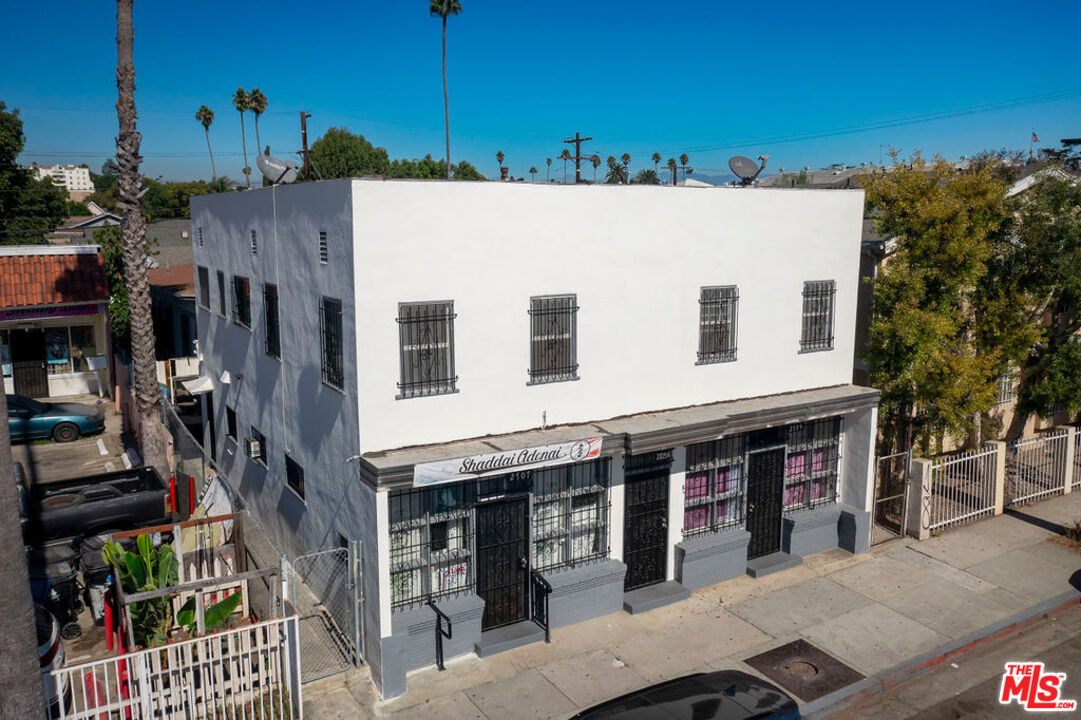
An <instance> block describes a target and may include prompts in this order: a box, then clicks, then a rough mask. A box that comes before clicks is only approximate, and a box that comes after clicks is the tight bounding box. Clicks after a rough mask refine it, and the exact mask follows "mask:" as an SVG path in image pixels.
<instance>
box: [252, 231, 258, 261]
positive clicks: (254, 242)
mask: <svg viewBox="0 0 1081 720" xmlns="http://www.w3.org/2000/svg"><path fill="white" fill-rule="evenodd" d="M258 250H259V245H258V243H257V242H256V240H255V231H254V230H252V231H251V254H252V255H254V254H255V253H256V252H257V251H258Z"/></svg>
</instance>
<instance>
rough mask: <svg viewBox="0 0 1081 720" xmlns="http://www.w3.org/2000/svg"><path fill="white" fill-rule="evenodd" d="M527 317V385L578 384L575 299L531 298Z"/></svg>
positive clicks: (567, 296) (564, 297)
mask: <svg viewBox="0 0 1081 720" xmlns="http://www.w3.org/2000/svg"><path fill="white" fill-rule="evenodd" d="M529 316H530V327H531V329H530V336H529V339H530V342H529V382H530V383H548V382H559V381H561V380H577V379H578V298H577V296H575V295H552V296H547V297H535V298H531V299H530V301H529Z"/></svg>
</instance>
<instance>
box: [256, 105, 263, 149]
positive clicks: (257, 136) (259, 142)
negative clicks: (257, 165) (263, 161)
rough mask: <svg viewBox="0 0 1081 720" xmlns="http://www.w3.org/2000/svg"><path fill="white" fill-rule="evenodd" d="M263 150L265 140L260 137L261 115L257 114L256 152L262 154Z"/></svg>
mask: <svg viewBox="0 0 1081 720" xmlns="http://www.w3.org/2000/svg"><path fill="white" fill-rule="evenodd" d="M262 152H263V141H262V140H260V139H259V116H258V115H256V116H255V154H256V156H258V155H261V154H262Z"/></svg>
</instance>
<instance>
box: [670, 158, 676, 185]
mask: <svg viewBox="0 0 1081 720" xmlns="http://www.w3.org/2000/svg"><path fill="white" fill-rule="evenodd" d="M676 167H677V165H676V159H675V158H668V169H669V170H671V171H672V187H675V186H676Z"/></svg>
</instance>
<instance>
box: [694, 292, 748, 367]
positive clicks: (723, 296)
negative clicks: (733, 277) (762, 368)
mask: <svg viewBox="0 0 1081 720" xmlns="http://www.w3.org/2000/svg"><path fill="white" fill-rule="evenodd" d="M738 304H739V290H738V289H737V288H736V287H735V286H734V285H729V286H726V287H704V288H702V294H701V296H700V297H699V298H698V306H699V311H698V362H699V364H706V363H717V362H730V361H732V360H735V359H736V312H737V306H738Z"/></svg>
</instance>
